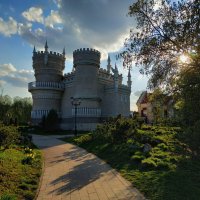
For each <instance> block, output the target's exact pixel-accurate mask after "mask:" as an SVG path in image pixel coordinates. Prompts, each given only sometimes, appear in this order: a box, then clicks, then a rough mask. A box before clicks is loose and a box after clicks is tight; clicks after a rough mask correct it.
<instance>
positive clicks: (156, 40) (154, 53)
mask: <svg viewBox="0 0 200 200" xmlns="http://www.w3.org/2000/svg"><path fill="white" fill-rule="evenodd" d="M158 2H159V3H158ZM129 15H130V16H131V17H135V19H136V21H137V28H136V30H137V31H135V30H134V29H132V30H131V32H130V37H129V38H128V39H127V40H126V41H125V47H126V50H125V51H124V52H123V53H122V54H121V55H122V56H123V57H127V55H129V56H130V55H131V56H132V57H133V58H134V59H135V60H136V65H137V66H139V67H140V71H141V72H142V73H145V74H147V75H150V76H151V78H150V80H149V87H150V88H155V87H157V86H159V85H165V87H167V86H168V87H169V89H171V86H173V85H174V82H175V81H176V79H177V77H179V72H180V70H181V69H182V67H183V64H181V63H180V60H179V56H180V55H183V54H185V55H187V56H188V57H189V59H190V63H188V64H187V63H184V67H188V66H190V68H191V67H194V68H198V69H199V68H200V65H199V61H200V57H199V53H200V40H199V34H200V2H199V1H198V0H193V1H192V0H191V1H183V0H182V1H178V2H177V3H176V2H175V1H170V0H159V1H158V0H138V1H137V2H136V3H133V5H132V6H130V8H129Z"/></svg>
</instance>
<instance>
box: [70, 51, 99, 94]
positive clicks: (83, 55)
mask: <svg viewBox="0 0 200 200" xmlns="http://www.w3.org/2000/svg"><path fill="white" fill-rule="evenodd" d="M73 57H74V68H75V80H74V81H75V98H76V97H77V98H79V97H81V98H97V96H98V94H97V91H98V89H97V83H98V70H99V67H100V57H101V55H100V52H99V51H97V50H95V49H89V48H87V49H78V50H75V51H74V52H73Z"/></svg>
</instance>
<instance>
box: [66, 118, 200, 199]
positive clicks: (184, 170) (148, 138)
mask: <svg viewBox="0 0 200 200" xmlns="http://www.w3.org/2000/svg"><path fill="white" fill-rule="evenodd" d="M117 120H120V119H115V120H113V119H112V121H111V122H107V123H105V124H104V125H101V126H100V127H98V128H97V130H95V131H94V132H93V133H92V134H89V135H88V136H86V137H84V139H83V138H82V136H79V137H75V138H70V139H69V138H68V139H66V140H67V141H68V142H73V143H75V144H78V145H79V146H81V147H83V148H85V149H87V151H89V152H92V153H94V154H96V155H97V156H99V157H100V158H102V159H104V160H105V161H106V162H108V163H109V164H110V165H111V166H112V167H114V168H115V169H117V170H118V171H120V172H121V174H122V175H123V176H124V177H125V178H127V179H128V180H129V181H131V182H132V183H133V185H134V186H136V187H137V188H138V189H139V190H140V191H141V192H143V193H144V195H145V197H146V198H148V199H152V200H160V199H162V200H168V199H176V200H183V199H194V200H198V199H199V196H200V190H199V181H200V160H199V159H198V157H196V158H195V159H193V157H192V155H191V152H190V149H189V147H188V145H187V144H185V143H183V142H182V140H180V137H183V136H184V134H183V130H182V129H181V128H180V127H166V126H149V125H142V126H141V129H137V131H136V132H135V133H134V134H131V135H129V136H128V137H125V138H127V139H126V142H118V141H112V140H111V138H112V135H111V132H110V131H109V130H110V129H111V128H113V127H115V123H116V122H117ZM121 120H126V119H121ZM127 120H129V119H127ZM121 123H123V124H124V122H121ZM121 123H119V124H121ZM133 123H135V121H134V122H133ZM125 124H126V123H125ZM197 128H198V126H197ZM101 130H102V131H104V132H103V133H102V134H101V133H100V131H101ZM147 144H148V145H150V146H151V148H149V150H148V151H144V147H145V145H147ZM197 155H198V154H197ZM188 185H189V186H190V187H188Z"/></svg>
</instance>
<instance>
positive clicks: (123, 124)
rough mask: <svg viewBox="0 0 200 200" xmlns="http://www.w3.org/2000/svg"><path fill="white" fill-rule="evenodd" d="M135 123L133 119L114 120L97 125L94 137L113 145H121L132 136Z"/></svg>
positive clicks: (134, 131)
mask: <svg viewBox="0 0 200 200" xmlns="http://www.w3.org/2000/svg"><path fill="white" fill-rule="evenodd" d="M136 126H137V123H136V121H134V120H133V119H125V118H116V119H112V120H109V121H107V122H105V123H104V124H101V125H98V126H97V128H96V130H95V132H94V137H95V138H99V139H101V140H105V141H110V142H113V143H123V142H126V141H127V139H128V138H129V137H131V136H133V135H134V134H135V133H136V132H137V130H136Z"/></svg>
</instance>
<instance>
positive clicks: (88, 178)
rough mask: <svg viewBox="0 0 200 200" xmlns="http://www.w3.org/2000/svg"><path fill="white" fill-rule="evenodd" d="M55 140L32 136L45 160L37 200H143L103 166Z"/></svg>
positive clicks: (101, 163) (89, 156) (136, 191)
mask: <svg viewBox="0 0 200 200" xmlns="http://www.w3.org/2000/svg"><path fill="white" fill-rule="evenodd" d="M57 137H58V136H39V135H33V142H34V143H35V144H36V145H37V146H38V147H39V148H41V149H42V151H43V154H44V158H45V168H44V172H43V177H42V182H41V186H40V190H39V194H38V197H37V200H110V199H112V200H119V199H121V200H122V199H123V200H143V199H144V197H143V196H142V195H141V194H140V193H139V192H138V190H136V189H135V188H133V187H132V186H131V184H130V183H129V182H128V181H126V180H125V179H124V178H122V177H121V176H120V175H119V174H118V173H117V172H116V171H115V170H113V169H112V168H111V167H110V166H109V165H107V164H106V163H105V162H103V161H102V160H100V159H99V158H97V157H96V156H95V155H93V154H91V153H88V152H87V151H85V150H83V149H81V148H79V147H77V146H75V145H72V144H68V143H65V142H63V141H61V140H59V139H57ZM61 137H63V136H61Z"/></svg>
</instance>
